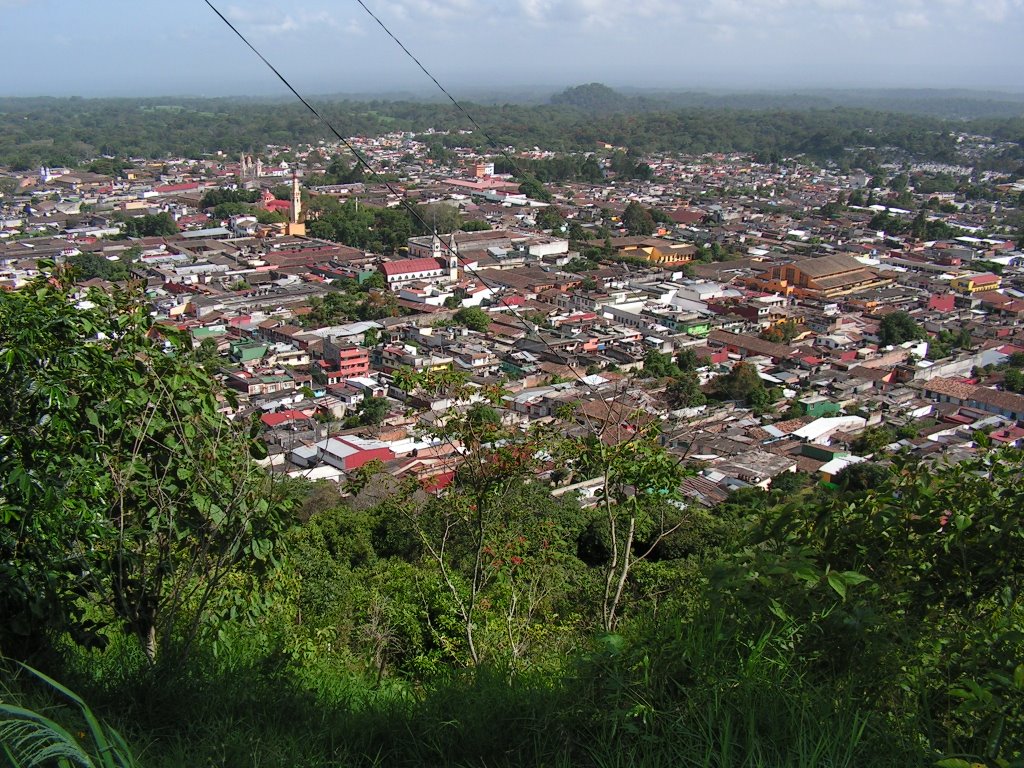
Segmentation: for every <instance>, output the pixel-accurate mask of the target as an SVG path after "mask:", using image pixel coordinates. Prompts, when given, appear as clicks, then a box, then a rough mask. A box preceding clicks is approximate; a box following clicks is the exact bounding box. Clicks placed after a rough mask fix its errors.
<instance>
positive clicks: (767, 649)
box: [68, 621, 927, 768]
mask: <svg viewBox="0 0 1024 768" xmlns="http://www.w3.org/2000/svg"><path fill="white" fill-rule="evenodd" d="M787 647H788V644H787V641H786V637H785V634H784V633H781V634H778V635H768V636H765V637H763V638H759V639H757V640H756V641H753V642H742V641H740V640H739V639H737V638H734V637H729V636H727V635H725V634H724V633H723V632H722V629H721V626H720V625H718V624H715V623H714V622H700V623H696V624H687V623H685V622H682V621H677V622H675V623H673V622H661V623H660V624H659V625H656V626H651V627H647V628H641V629H639V630H637V631H636V633H635V635H634V636H633V637H625V638H605V639H603V640H602V641H600V642H595V644H594V647H593V649H592V651H591V652H590V653H589V654H587V655H585V656H580V657H577V658H574V659H570V660H567V662H566V664H565V667H564V668H563V670H562V671H561V672H560V673H558V674H551V673H543V674H542V673H525V674H519V675H516V676H510V675H509V674H508V671H507V670H502V669H497V668H481V669H477V670H474V671H472V672H470V671H461V672H456V671H452V672H449V673H447V674H445V675H443V676H439V677H436V678H434V679H431V680H426V681H419V682H418V683H416V684H413V683H400V682H398V681H391V682H386V684H385V685H382V686H381V685H377V684H376V681H375V678H374V677H373V676H372V675H365V676H364V675H361V674H359V673H356V672H353V671H351V669H349V668H347V667H346V666H345V665H344V664H343V663H342V662H341V661H340V660H335V659H331V658H318V659H313V660H306V661H303V662H302V663H301V664H299V665H296V663H295V660H294V659H292V658H288V657H286V656H283V655H281V654H280V653H278V652H276V651H272V650H270V651H268V650H265V649H264V650H257V649H256V646H245V645H244V644H243V645H238V646H236V647H235V648H234V649H232V650H230V651H229V652H228V653H227V654H222V655H220V656H218V657H216V658H215V657H213V656H212V655H211V656H205V657H202V656H201V657H193V658H192V659H191V660H190V661H189V663H187V664H175V663H167V664H164V665H159V666H158V667H157V668H155V669H153V668H147V667H145V665H143V664H141V663H138V661H139V660H138V659H136V658H135V656H134V652H132V651H131V650H130V649H129V648H128V647H127V646H122V647H121V648H120V649H116V648H115V649H109V650H108V651H107V652H105V653H104V654H97V653H96V652H92V653H91V654H89V655H81V656H79V657H77V659H73V661H75V663H74V664H71V665H70V666H69V668H68V669H69V670H70V671H71V672H72V673H73V675H72V676H73V678H74V679H75V682H76V684H79V685H81V686H83V687H82V690H88V691H89V693H90V695H91V696H93V698H92V699H91V701H92V702H93V703H94V705H95V706H97V707H98V708H100V709H102V711H103V712H104V713H106V714H107V715H108V716H109V717H111V718H114V721H115V722H116V723H117V724H118V725H119V726H120V727H121V728H122V730H123V731H125V732H126V733H127V734H128V736H129V738H130V740H132V741H133V743H134V745H135V746H136V749H137V751H138V753H139V758H140V762H141V763H142V764H143V765H145V766H147V767H148V768H172V767H173V768H177V767H178V766H182V767H184V766H188V767H189V768H195V766H207V765H209V766H214V765H216V766H225V768H233V767H234V766H238V767H239V768H242V767H243V766H244V767H245V768H250V767H251V766H288V768H314V767H315V768H320V767H321V766H399V767H400V768H401V767H402V766H425V765H431V766H453V767H454V766H460V767H462V766H465V767H466V768H469V767H470V766H473V767H479V768H484V767H485V766H486V767H487V768H499V767H502V766H510V767H511V766H523V765H530V766H540V765H543V766H593V767H594V768H615V767H617V766H672V767H673V768H679V767H683V768H686V767H687V766H694V767H695V768H696V767H700V768H775V767H778V766H786V767H789V766H792V767H793V768H853V766H856V767H857V768H896V767H897V766H899V768H907V767H908V766H915V765H925V764H926V762H927V761H926V760H925V759H924V755H922V754H920V753H918V752H915V751H914V750H913V749H912V748H910V747H908V745H907V744H906V742H905V741H904V740H902V739H901V738H900V737H899V734H898V733H897V732H895V731H893V730H892V729H891V728H890V727H889V726H888V724H887V723H885V722H884V721H882V720H881V719H880V718H877V717H875V716H874V715H872V713H871V707H870V705H871V702H856V701H853V700H851V699H850V698H849V697H847V696H846V695H845V694H843V693H842V692H841V690H839V689H837V688H836V687H835V686H834V685H832V684H830V683H829V682H828V681H824V680H816V679H813V678H812V677H810V676H809V675H808V673H807V672H806V670H805V669H804V668H803V666H802V665H801V664H800V663H799V660H798V659H794V658H791V657H790V656H789V655H788V654H789V652H788V651H787ZM110 668H116V670H117V672H116V673H114V670H113V669H110ZM108 670H109V671H110V672H111V674H109V675H108Z"/></svg>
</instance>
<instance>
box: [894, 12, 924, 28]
mask: <svg viewBox="0 0 1024 768" xmlns="http://www.w3.org/2000/svg"><path fill="white" fill-rule="evenodd" d="M892 23H893V25H894V26H897V27H899V28H900V29H924V28H925V27H927V26H928V17H927V16H926V15H925V14H923V13H919V12H916V11H913V12H905V13H897V14H896V15H895V16H893V17H892Z"/></svg>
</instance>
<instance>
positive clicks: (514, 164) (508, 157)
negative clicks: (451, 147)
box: [356, 0, 539, 183]
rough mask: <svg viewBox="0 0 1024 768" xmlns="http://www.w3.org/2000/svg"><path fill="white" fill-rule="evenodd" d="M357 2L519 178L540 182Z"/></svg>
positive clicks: (371, 12) (373, 15)
mask: <svg viewBox="0 0 1024 768" xmlns="http://www.w3.org/2000/svg"><path fill="white" fill-rule="evenodd" d="M356 2H357V3H359V5H361V6H362V8H363V10H364V11H366V12H367V13H368V14H369V15H370V18H371V19H373V20H374V21H376V22H377V24H379V25H380V28H381V29H383V30H384V32H385V33H386V34H387V36H388V37H390V38H391V39H392V40H394V41H395V44H396V45H397V46H398V47H399V48H401V49H402V51H403V52H404V53H405V55H406V56H408V57H409V58H410V59H412V60H413V61H414V62H415V63H416V66H417V67H419V68H420V70H421V71H422V72H423V74H425V75H426V76H427V77H429V78H430V79H431V81H432V82H433V83H434V85H436V86H437V87H438V88H439V89H440V90H441V93H443V94H444V95H445V96H447V97H448V100H449V101H450V102H451V103H452V104H454V105H455V108H456V109H458V110H459V111H460V112H461V113H462V114H463V115H465V116H466V119H467V120H469V122H470V123H472V124H473V127H474V128H476V130H478V131H479V132H480V133H482V134H483V135H484V138H486V139H487V141H488V142H490V144H491V146H492V147H494V148H495V149H496V150H498V152H500V153H501V155H502V157H504V158H505V159H506V160H508V162H509V165H511V166H512V167H513V168H514V169H515V170H516V171H517V172H518V175H519V176H521V177H523V178H525V179H530V178H531V176H532V178H533V180H534V181H538V179H537V177H536V176H533V174H530V173H527V172H526V171H524V170H523V169H522V168H520V167H519V164H518V163H517V162H516V161H515V159H514V158H513V157H512V156H511V155H510V154H509V153H508V151H507V150H506V149H505V148H504V147H502V146H500V145H499V144H498V142H497V141H496V140H495V138H494V137H493V136H491V134H489V133H488V132H487V131H486V130H485V129H484V128H482V127H481V126H480V123H478V122H477V121H476V118H474V117H473V115H471V114H470V113H469V110H467V109H466V108H465V107H463V106H462V104H460V103H459V101H458V100H457V99H456V98H455V97H454V96H452V95H451V93H450V92H449V91H448V89H447V88H445V87H444V86H443V85H441V82H440V81H439V80H438V79H437V78H436V77H434V75H433V74H431V72H430V71H429V70H428V69H427V68H426V67H425V66H424V65H423V62H421V61H420V60H419V59H418V58H417V57H416V56H415V55H414V54H413V53H412V51H410V50H409V49H408V48H406V47H405V44H404V43H403V42H402V41H401V40H399V39H398V38H397V37H396V36H395V34H394V33H393V32H392V31H391V30H390V29H388V27H387V25H386V24H385V23H384V22H383V21H381V20H380V18H379V17H378V16H377V14H375V13H374V12H373V11H371V10H370V9H369V8H368V7H367V6H366V3H364V2H363V0H356ZM538 183H539V182H538Z"/></svg>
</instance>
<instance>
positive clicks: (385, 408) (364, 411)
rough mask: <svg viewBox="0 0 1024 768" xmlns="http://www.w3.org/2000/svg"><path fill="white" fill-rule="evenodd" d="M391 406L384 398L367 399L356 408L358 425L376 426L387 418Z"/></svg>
mask: <svg viewBox="0 0 1024 768" xmlns="http://www.w3.org/2000/svg"><path fill="white" fill-rule="evenodd" d="M390 410H391V406H390V405H389V403H388V399H387V398H386V397H367V398H365V399H364V400H363V401H362V402H361V403H360V404H359V408H358V415H359V423H360V424H363V425H364V426H376V425H377V424H380V423H381V422H383V421H384V419H386V418H387V417H388V413H389V412H390Z"/></svg>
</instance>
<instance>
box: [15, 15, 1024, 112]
mask: <svg viewBox="0 0 1024 768" xmlns="http://www.w3.org/2000/svg"><path fill="white" fill-rule="evenodd" d="M366 3H367V5H368V6H369V7H370V9H371V10H373V11H374V12H375V13H376V14H378V16H379V17H380V18H381V20H382V21H384V23H385V24H387V25H388V26H389V27H390V28H391V30H392V31H393V32H394V33H395V34H396V35H397V36H398V37H399V38H400V39H401V40H402V41H403V42H404V43H405V44H406V45H407V46H408V47H409V48H410V50H411V51H412V52H413V53H414V54H415V55H417V56H418V57H419V58H420V59H421V60H422V61H423V63H424V64H425V65H426V66H427V68H428V69H430V70H432V71H433V73H434V74H435V75H436V76H437V77H438V79H439V80H440V81H441V82H442V83H443V84H444V85H445V86H446V87H448V88H450V89H453V90H457V91H460V92H469V91H483V90H485V89H488V88H493V89H494V90H495V91H496V92H509V91H526V92H549V93H553V92H557V91H560V90H562V89H564V88H565V87H567V86H571V85H578V84H581V83H589V82H601V83H604V84H606V85H608V86H610V87H613V88H616V89H623V90H633V89H638V90H673V91H702V92H715V91H724V92H730V93H737V92H740V93H743V92H748V93H750V92H756V93H760V92H770V93H791V92H806V91H814V90H823V89H824V90H878V89H886V90H889V89H898V90H899V89H915V90H917V89H935V90H950V89H952V90H965V89H966V90H972V91H988V92H1004V93H1006V94H1011V95H1015V94H1020V93H1021V92H1022V83H1024V61H1021V60H1020V58H1019V57H1016V60H1012V59H1013V58H1014V57H1013V56H1012V51H1013V50H1015V49H1016V48H1017V47H1018V46H1019V40H1020V39H1022V38H1024V34H1022V33H1024V0H929V2H927V3H926V2H924V0H893V1H892V2H884V1H883V0H705V2H704V3H703V4H702V5H701V6H700V7H699V8H696V9H687V8H682V7H678V6H679V5H681V4H679V3H674V2H672V0H634V2H633V3H631V4H629V5H628V7H627V5H626V4H624V3H620V2H614V0H505V2H498V0H366ZM217 5H218V7H219V8H220V10H221V11H222V12H223V13H224V14H225V16H227V17H228V18H229V19H230V20H231V21H232V22H233V23H234V24H235V25H236V26H237V27H238V28H239V30H240V31H241V32H243V33H244V34H246V35H247V36H248V37H249V38H250V40H251V41H252V42H253V44H254V45H256V46H257V47H258V48H259V49H260V50H261V51H262V52H263V53H264V55H265V56H267V58H268V59H269V60H270V61H271V62H272V63H273V64H275V66H277V67H278V68H279V69H280V70H281V71H282V73H283V74H285V76H286V77H288V78H289V79H291V80H292V82H293V84H294V85H295V86H296V87H297V88H298V89H299V90H300V91H302V92H304V93H308V94H325V95H326V94H332V95H333V94H339V95H340V94H347V95H358V94H376V95H381V94H386V93H389V92H390V93H406V94H410V95H416V96H418V97H420V98H430V97H431V96H432V94H436V93H437V91H436V88H435V87H434V86H433V84H432V83H430V81H429V80H427V78H426V77H425V76H424V75H423V73H422V72H420V71H419V70H418V69H417V67H416V65H415V64H414V63H413V62H412V61H411V60H410V59H409V58H408V57H407V56H405V55H404V54H403V53H402V52H401V51H400V50H399V49H398V47H397V46H396V45H395V44H394V42H393V41H391V40H390V38H388V37H387V36H386V34H385V33H384V31H383V30H382V29H381V28H380V27H379V26H378V25H377V24H376V22H375V21H374V20H373V19H372V18H370V16H369V15H367V14H366V12H365V11H363V9H362V8H361V7H360V6H359V5H358V3H356V2H339V1H338V0H333V1H332V0H309V2H305V3H303V4H301V5H297V4H287V3H285V2H283V0H247V1H244V2H243V1H241V0H236V2H224V3H217ZM0 12H2V13H3V14H4V22H5V24H4V26H5V29H6V31H7V39H6V40H5V44H4V46H2V47H0V65H2V67H3V72H4V73H5V75H6V77H5V78H4V82H3V83H2V84H0V95H3V96H82V97H110V96H129V97H138V96H167V97H172V96H178V97H184V96H194V97H218V96H236V97H267V96H277V95H286V93H287V92H286V90H285V88H284V86H283V85H281V83H280V82H279V81H278V80H277V79H276V78H275V77H274V75H273V74H272V73H271V72H270V71H269V70H268V69H267V68H266V67H265V66H264V65H263V64H262V63H261V62H260V61H259V60H258V59H257V58H256V57H255V56H254V55H253V54H252V52H251V51H249V50H248V49H247V48H245V46H244V45H243V44H242V43H241V42H240V41H239V40H238V39H237V38H236V37H235V36H234V35H233V33H231V31H230V30H229V29H228V28H227V26H226V25H224V23H223V22H222V21H220V19H218V18H217V17H216V15H215V14H214V13H213V12H212V11H210V9H209V8H207V6H206V5H205V3H203V2H201V1H200V0H191V2H188V3H174V4H172V3H166V2H164V3H159V2H158V3H153V4H146V5H142V4H140V3H133V2H128V0H109V1H108V2H103V3H100V4H73V3H70V2H68V0H31V1H30V0H0Z"/></svg>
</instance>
